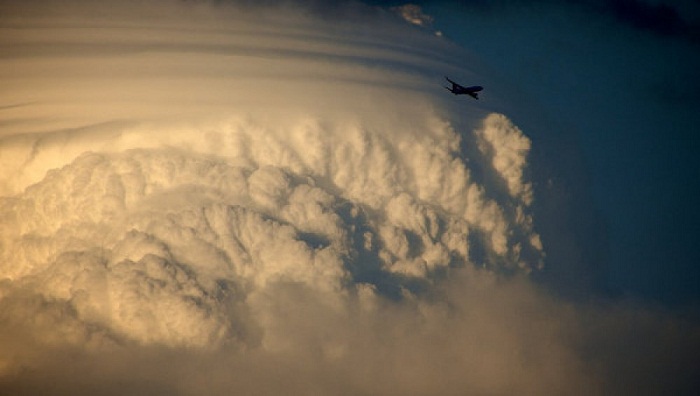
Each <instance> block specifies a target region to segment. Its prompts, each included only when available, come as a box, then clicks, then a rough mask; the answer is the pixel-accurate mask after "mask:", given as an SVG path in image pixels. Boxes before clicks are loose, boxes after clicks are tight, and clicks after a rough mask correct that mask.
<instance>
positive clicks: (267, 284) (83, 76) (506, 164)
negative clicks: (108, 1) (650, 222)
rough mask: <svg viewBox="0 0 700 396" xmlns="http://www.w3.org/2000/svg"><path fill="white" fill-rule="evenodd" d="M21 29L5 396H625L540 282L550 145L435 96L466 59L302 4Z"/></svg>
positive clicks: (63, 17) (23, 15) (2, 99)
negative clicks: (615, 390) (602, 376)
mask: <svg viewBox="0 0 700 396" xmlns="http://www.w3.org/2000/svg"><path fill="white" fill-rule="evenodd" d="M103 7H104V8H103ZM6 8H7V9H8V12H7V13H5V14H4V15H3V17H2V19H0V23H1V25H0V28H2V30H3V31H6V32H8V35H2V36H1V37H2V38H0V42H1V43H2V45H3V46H4V47H6V48H8V49H9V51H8V52H7V56H6V57H5V58H3V60H2V61H0V68H1V69H0V70H1V72H0V82H1V83H2V84H3V85H4V86H6V87H8V89H7V90H3V91H2V93H0V106H2V109H1V110H0V111H1V113H0V114H2V117H3V125H4V128H3V131H2V132H1V134H0V323H1V324H0V350H3V351H5V352H4V353H3V354H2V355H0V379H1V381H0V387H5V389H7V390H8V391H12V392H15V393H18V394H21V393H49V392H50V391H51V388H50V387H51V386H55V387H57V388H55V389H54V390H56V389H58V391H59V393H60V392H69V393H80V392H84V393H95V392H97V393H105V392H107V391H108V389H107V388H108V387H109V386H111V385H110V384H114V383H115V381H125V380H126V381H127V383H129V386H132V387H133V388H134V389H135V390H137V392H143V391H145V390H148V389H151V390H153V391H155V392H162V393H173V392H174V391H175V390H176V391H177V392H180V393H182V394H202V393H213V394H220V393H221V394H223V393H231V392H232V391H235V390H242V391H255V393H280V392H281V391H282V390H287V391H292V393H300V394H301V393H304V394H307V393H313V392H316V393H324V394H327V393H349V394H357V393H370V394H377V393H417V394H434V393H460V392H463V391H464V390H465V389H466V390H472V391H473V392H475V393H484V392H487V391H489V392H493V393H497V394H509V393H513V391H514V390H516V389H517V390H518V391H519V392H520V393H525V394H542V392H543V391H545V390H554V392H553V393H566V392H567V390H570V389H589V390H592V391H596V390H598V389H599V388H598V387H599V386H604V385H605V384H599V383H597V382H595V381H593V382H592V383H589V381H588V380H589V379H591V378H599V373H587V372H584V373H583V374H582V370H584V369H586V368H587V366H585V363H586V362H584V361H583V360H582V358H581V357H580V355H579V354H578V351H577V350H576V349H575V348H574V345H572V343H571V342H569V340H568V339H567V337H568V336H571V335H576V334H578V330H577V329H575V328H574V327H573V326H572V325H571V324H570V323H571V322H576V321H577V320H579V317H578V316H577V314H576V313H575V312H573V311H572V309H570V308H569V307H567V306H561V305H558V304H555V303H553V302H551V301H550V299H549V297H547V296H546V295H543V294H541V293H539V292H537V291H536V290H535V289H534V288H533V286H532V285H531V284H529V283H528V281H527V280H525V279H522V276H525V274H527V273H529V272H531V271H537V270H539V269H541V267H542V263H543V259H544V256H545V250H546V246H543V243H542V241H541V239H540V236H539V235H538V233H537V230H536V229H535V228H536V221H535V219H533V215H532V209H531V205H532V203H533V201H534V200H536V199H537V197H535V196H534V194H533V191H532V184H531V181H530V180H529V178H528V171H527V167H528V153H529V150H530V146H531V142H530V140H529V139H528V138H527V137H526V136H525V134H524V133H523V132H522V131H520V130H519V129H518V128H517V127H516V126H515V125H513V123H512V122H511V121H509V120H508V118H507V117H506V116H505V115H501V114H493V113H490V112H489V111H487V110H482V109H479V108H468V109H466V110H464V111H462V110H463V109H460V111H454V110H450V109H451V105H450V103H449V102H448V101H449V100H452V99H454V98H451V97H446V96H444V95H443V96H438V95H437V92H440V90H441V88H440V86H439V85H437V86H436V87H434V86H433V85H435V84H436V83H435V82H434V81H432V79H433V77H434V76H438V78H441V74H442V72H443V70H454V69H455V66H453V65H452V64H451V63H450V60H449V59H450V58H449V57H448V56H447V55H445V54H446V53H447V50H448V49H450V50H451V51H452V52H451V53H450V54H449V55H450V56H454V52H453V51H454V48H453V47H452V46H451V45H450V44H449V43H446V42H444V41H442V40H441V39H439V38H436V37H431V36H428V35H425V34H424V33H421V32H416V31H414V30H412V29H407V28H406V27H405V26H404V24H401V23H399V21H396V20H394V19H387V20H384V19H382V18H384V17H383V16H382V15H370V16H365V15H364V14H363V15H362V18H360V15H357V14H351V15H336V14H330V15H327V14H324V15H325V18H326V19H324V17H322V16H319V15H315V14H313V13H312V14H310V15H307V14H305V13H304V12H301V11H299V10H300V8H298V7H297V8H295V7H292V6H290V5H280V6H274V7H267V8H260V7H236V6H226V5H210V4H207V3H192V4H190V3H183V4H181V3H169V2H154V3H149V4H147V5H140V4H139V5H137V4H130V7H122V6H110V7H107V6H104V5H98V4H78V3H75V4H72V5H71V4H69V5H66V6H65V8H62V9H55V8H51V7H48V5H47V4H44V3H41V4H39V5H35V6H32V5H22V6H18V7H17V8H12V7H7V6H6ZM329 18H330V19H329ZM363 18H370V19H369V20H368V19H363ZM407 36H408V38H410V39H411V42H412V43H413V45H411V46H407V45H406V44H405V43H406V42H407V41H406V39H407ZM440 93H442V92H440ZM465 126H471V127H465ZM506 273H507V274H510V275H511V276H512V278H508V277H505V276H504V274H506ZM560 316H561V318H560ZM561 334H564V335H563V336H562V335H561ZM60 356H63V357H65V360H67V361H68V362H59V361H60V360H61V358H60ZM107 356H111V358H110V357H107ZM163 361H167V362H168V364H169V367H170V369H166V368H163V367H161V366H160V365H161V364H162V363H161V362H163ZM135 362H136V363H135ZM66 367H67V368H66ZM202 368H204V369H205V370H204V371H206V372H205V373H202ZM73 370H82V371H83V372H84V374H85V375H84V376H83V375H81V378H83V379H82V380H78V379H77V378H75V377H73V375H72V374H70V373H71V372H74V371H73ZM584 371H585V370H584ZM504 377H507V378H509V381H503V378H504ZM56 378H59V380H56ZM273 378H277V380H276V381H272V382H271V379H273Z"/></svg>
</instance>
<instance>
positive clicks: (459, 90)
mask: <svg viewBox="0 0 700 396" xmlns="http://www.w3.org/2000/svg"><path fill="white" fill-rule="evenodd" d="M445 79H447V81H449V82H450V83H451V84H452V88H448V87H445V89H447V90H448V91H450V92H452V93H453V94H455V95H469V96H471V97H472V98H474V99H479V96H477V92H479V91H481V90H483V89H484V87H480V86H478V85H474V86H472V87H464V86H461V85H459V84H457V83H456V82H454V81H452V80H450V78H449V77H447V76H445Z"/></svg>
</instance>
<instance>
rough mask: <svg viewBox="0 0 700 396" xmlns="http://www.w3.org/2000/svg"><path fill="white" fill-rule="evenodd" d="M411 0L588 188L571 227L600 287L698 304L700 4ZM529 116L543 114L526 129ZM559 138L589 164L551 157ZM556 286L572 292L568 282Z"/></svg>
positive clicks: (577, 185) (571, 185) (579, 187)
mask: <svg viewBox="0 0 700 396" xmlns="http://www.w3.org/2000/svg"><path fill="white" fill-rule="evenodd" d="M379 3H383V4H386V3H387V2H379ZM416 3H417V4H420V5H421V6H422V8H423V11H424V12H425V13H426V14H428V15H430V16H432V17H433V18H434V20H433V25H432V28H434V29H436V30H438V31H441V32H442V33H443V34H444V35H445V37H447V38H448V39H450V40H453V41H455V42H456V43H458V44H460V45H462V46H464V47H465V48H466V49H467V50H468V51H470V52H472V53H473V54H474V55H476V57H477V59H479V60H480V61H482V62H483V63H484V64H485V65H486V66H487V67H488V68H491V69H492V71H493V74H494V75H497V76H499V78H501V79H502V80H503V82H504V85H505V86H509V88H510V89H512V90H514V91H517V92H520V93H523V94H524V98H526V103H513V104H512V106H513V107H516V108H520V109H521V112H522V113H524V114H520V119H519V117H518V115H513V116H514V119H515V120H516V122H522V123H524V125H526V127H525V131H526V133H528V134H529V135H530V136H531V137H532V138H533V142H534V145H535V146H537V145H540V148H541V149H542V150H543V155H545V156H548V157H550V158H554V160H551V161H550V162H549V166H551V167H562V168H567V167H570V168H571V169H568V170H553V169H550V171H551V172H555V173H556V172H559V176H561V177H564V178H565V179H568V180H566V181H565V182H564V185H565V189H568V190H569V191H570V193H571V194H578V195H580V196H579V197H578V202H580V203H581V204H584V203H586V202H587V200H588V199H589V197H588V196H586V195H587V194H588V193H590V194H591V199H592V207H589V208H586V207H580V208H578V210H580V211H582V213H580V214H579V218H578V219H575V220H573V221H572V223H571V226H572V227H578V228H580V230H579V231H580V233H581V234H582V235H581V241H582V244H583V245H584V249H586V250H591V249H593V250H596V252H590V251H589V252H588V255H587V258H586V260H587V261H588V262H587V263H586V265H587V266H588V267H589V270H590V271H591V273H592V275H590V274H589V276H591V277H592V278H594V279H593V284H592V286H594V287H595V288H596V289H598V290H600V291H605V292H609V293H612V294H615V295H619V294H631V295H634V296H637V297H643V298H649V299H652V300H659V301H663V302H665V303H668V304H682V305H683V304H686V303H690V302H693V301H697V300H698V298H699V297H700V287H698V286H699V285H700V269H699V268H698V263H700V252H699V251H698V250H697V248H696V246H695V241H697V240H698V239H699V238H700V226H699V225H698V224H700V209H699V208H698V206H697V196H698V193H700V177H699V176H700V167H698V165H699V164H698V157H697V155H696V153H697V152H698V148H700V147H698V146H699V145H700V141H699V140H698V137H697V132H698V126H697V125H698V124H699V121H700V116H699V115H698V112H697V109H698V106H699V105H700V93H699V92H700V78H698V77H697V70H699V69H700V56H699V55H698V54H700V51H698V49H699V48H698V47H699V46H700V44H699V43H700V40H699V38H700V36H699V35H698V32H700V30H699V29H698V26H700V25H699V24H698V16H699V15H700V13H698V10H699V9H700V7H699V6H698V5H697V4H694V3H693V2H682V1H681V2H668V3H663V2H656V3H646V2H642V1H617V2H596V1H571V2H551V1H502V2H480V1H463V2H447V1H422V2H421V1H418V2H416ZM391 4H399V3H398V2H392V3H391ZM462 78H464V77H462ZM466 83H468V84H471V83H479V82H478V81H466ZM486 88H487V89H486V91H485V92H484V95H482V98H483V99H482V100H484V101H488V100H489V87H486ZM499 94H500V92H499ZM528 111H532V112H535V111H536V112H537V113H538V114H540V115H539V120H538V121H536V122H532V123H531V124H529V125H531V127H530V128H528V127H527V125H528V124H527V120H526V118H529V117H531V116H532V115H528V114H526V113H527V112H528ZM563 142H568V143H566V144H569V145H574V146H576V149H573V151H571V152H568V151H567V154H566V155H567V156H571V155H578V154H577V153H576V151H578V150H580V155H581V158H580V162H579V160H574V159H571V158H568V159H565V158H563V157H562V155H561V154H557V153H553V152H551V151H556V150H559V149H560V148H561V147H562V146H561V145H562V144H564V143H563ZM547 151H550V152H549V153H547ZM557 156H559V157H558V159H557ZM557 161H564V162H568V163H569V164H568V165H567V164H565V163H559V164H558V163H557ZM575 163H576V164H575ZM579 166H580V167H582V169H580V168H578V167H579ZM574 168H576V169H574ZM582 171H583V173H582ZM584 206H585V205H584ZM542 210H544V211H546V210H547V208H542ZM584 212H585V213H584ZM598 216H599V217H598ZM586 219H587V220H586ZM545 239H546V236H545ZM601 239H603V241H601ZM549 266H550V268H549V269H548V270H546V271H554V272H556V271H557V270H556V268H555V269H552V268H551V267H566V265H562V263H557V262H556V259H555V258H552V257H551V256H550V262H549ZM554 278H556V279H554ZM554 278H553V279H554V282H555V283H557V282H559V283H560V285H559V286H564V287H569V286H573V285H572V282H571V281H565V280H563V278H565V276H564V275H563V274H559V275H557V276H555V277H554Z"/></svg>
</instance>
